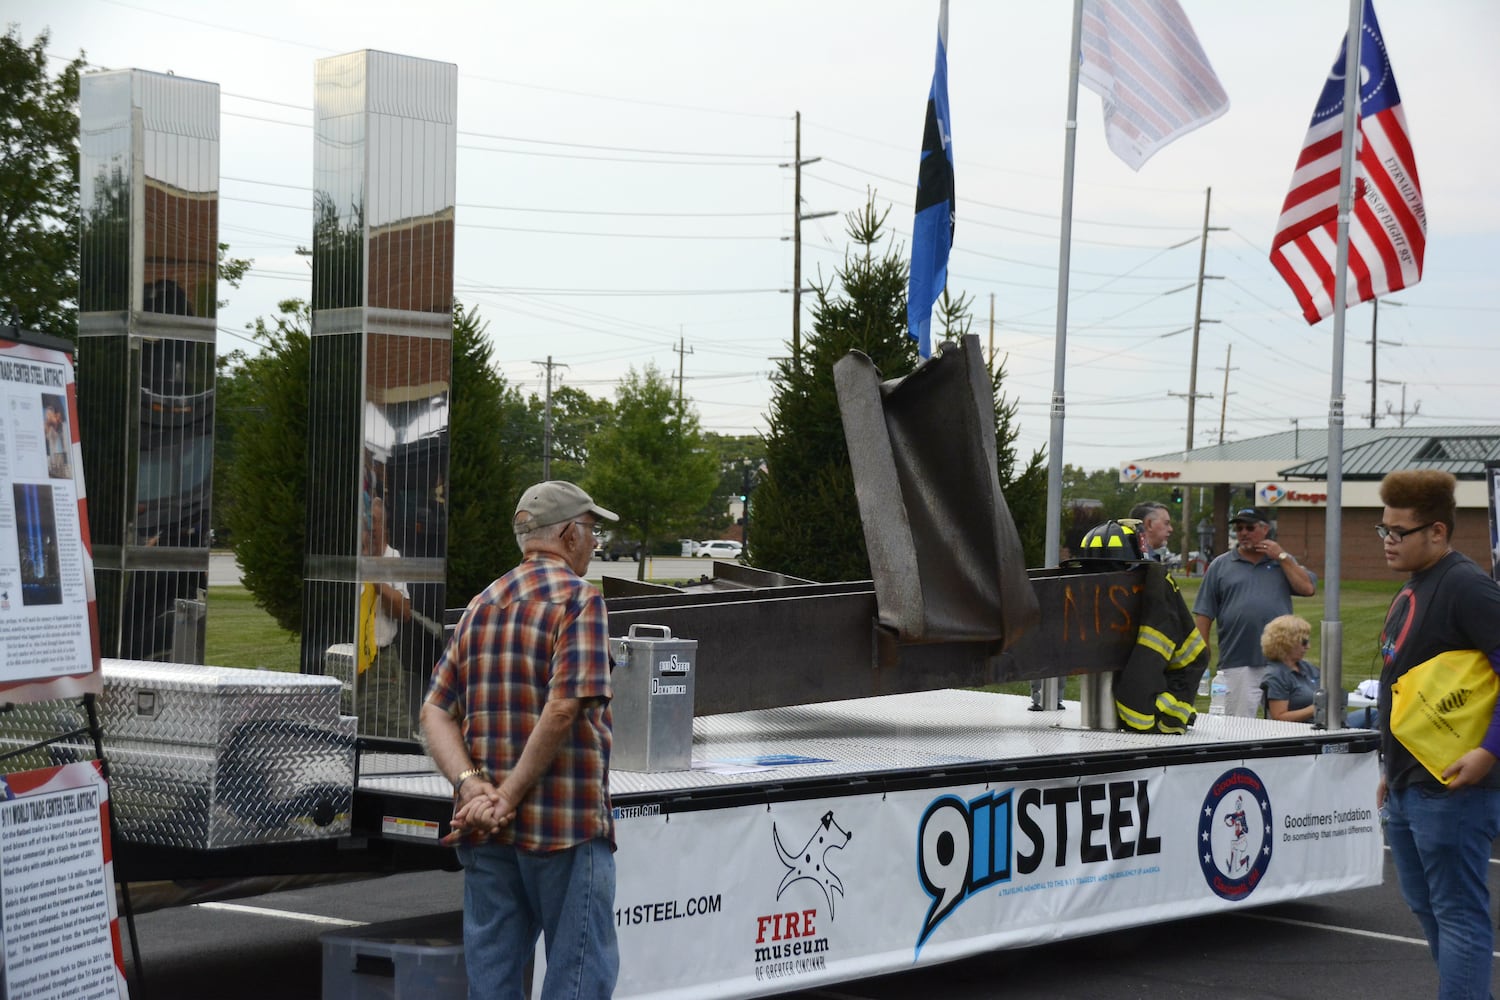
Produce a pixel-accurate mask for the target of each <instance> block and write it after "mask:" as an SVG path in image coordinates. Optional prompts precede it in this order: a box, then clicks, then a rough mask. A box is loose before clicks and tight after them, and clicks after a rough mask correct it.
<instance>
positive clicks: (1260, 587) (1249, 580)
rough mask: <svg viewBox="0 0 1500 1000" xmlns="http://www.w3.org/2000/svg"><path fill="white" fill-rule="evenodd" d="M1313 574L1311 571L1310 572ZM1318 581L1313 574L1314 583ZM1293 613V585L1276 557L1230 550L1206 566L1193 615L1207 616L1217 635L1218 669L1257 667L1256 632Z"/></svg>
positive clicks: (1259, 659)
mask: <svg viewBox="0 0 1500 1000" xmlns="http://www.w3.org/2000/svg"><path fill="white" fill-rule="evenodd" d="M1308 572H1309V575H1311V570H1309V571H1308ZM1317 582H1318V578H1317V577H1316V576H1313V584H1314V585H1316V584H1317ZM1291 613H1292V585H1291V584H1290V583H1288V582H1287V579H1286V574H1285V573H1283V572H1282V571H1281V563H1279V562H1278V561H1276V560H1275V559H1262V560H1261V561H1260V562H1258V563H1254V562H1251V561H1250V560H1248V559H1245V558H1242V557H1241V556H1240V552H1239V549H1238V548H1234V549H1230V550H1229V551H1228V552H1225V553H1224V554H1223V555H1221V556H1218V557H1217V558H1215V559H1214V561H1213V562H1211V563H1209V564H1208V572H1206V573H1204V574H1203V586H1202V587H1199V588H1198V597H1197V599H1196V600H1195V601H1193V614H1195V615H1203V616H1204V617H1205V618H1211V619H1213V621H1214V624H1215V626H1216V627H1217V629H1218V633H1219V666H1220V667H1260V666H1264V665H1265V662H1266V657H1265V654H1264V653H1262V652H1261V651H1260V633H1261V631H1262V630H1264V629H1265V627H1266V622H1268V621H1270V620H1271V619H1272V618H1275V617H1277V616H1278V615H1289V614H1291Z"/></svg>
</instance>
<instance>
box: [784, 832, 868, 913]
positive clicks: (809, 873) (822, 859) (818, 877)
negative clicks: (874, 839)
mask: <svg viewBox="0 0 1500 1000" xmlns="http://www.w3.org/2000/svg"><path fill="white" fill-rule="evenodd" d="M853 836H854V835H853V834H851V833H850V832H849V831H848V830H845V829H844V828H843V827H841V826H839V825H838V823H836V822H835V821H834V818H833V810H832V809H830V810H828V811H827V812H826V813H824V814H823V818H822V820H820V821H819V822H818V825H817V827H816V828H815V829H814V830H813V832H812V836H810V837H808V838H807V843H805V844H803V845H802V850H800V851H796V852H793V851H789V850H787V849H786V845H784V844H783V843H782V842H781V832H780V831H779V830H777V828H776V824H774V823H772V824H771V837H772V839H774V840H775V841H776V853H777V855H778V856H779V857H780V858H781V863H782V864H783V865H786V874H784V875H783V876H782V877H781V885H779V886H777V887H776V898H777V899H780V898H781V894H782V893H784V892H786V890H787V887H788V886H790V885H791V884H792V883H793V882H800V881H802V880H803V879H810V880H811V881H813V882H816V883H817V884H818V885H819V886H821V887H822V889H823V898H824V899H825V900H826V901H827V902H828V917H829V919H830V920H831V919H833V894H834V893H838V894H839V895H840V896H842V895H843V894H844V883H843V882H842V881H841V880H840V879H839V877H838V876H837V875H835V874H834V873H833V872H832V871H831V870H829V867H828V854H829V852H831V851H842V850H843V849H844V845H845V844H847V843H849V840H850V838H852V837H853Z"/></svg>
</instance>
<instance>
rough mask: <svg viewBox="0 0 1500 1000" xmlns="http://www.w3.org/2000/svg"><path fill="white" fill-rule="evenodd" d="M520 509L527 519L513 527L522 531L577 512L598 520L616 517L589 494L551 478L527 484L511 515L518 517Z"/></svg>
mask: <svg viewBox="0 0 1500 1000" xmlns="http://www.w3.org/2000/svg"><path fill="white" fill-rule="evenodd" d="M522 511H525V512H526V513H528V514H530V515H531V520H529V521H527V522H526V524H525V526H524V528H522V527H520V526H518V527H517V530H524V531H535V530H536V529H537V528H545V527H547V525H549V524H561V523H562V522H564V521H568V520H571V519H572V518H575V517H577V516H578V515H579V514H593V515H594V516H595V517H597V518H599V519H600V520H602V521H618V520H619V519H620V517H619V515H618V514H616V513H615V512H614V511H612V510H605V509H604V508H603V507H600V506H599V505H598V504H596V503H594V498H593V497H591V496H589V495H588V494H587V493H585V492H583V490H581V489H579V488H578V487H577V486H575V485H573V484H572V483H569V482H565V481H563V480H561V479H551V480H548V481H547V482H545V483H537V484H536V485H535V486H529V487H527V489H526V492H524V493H522V494H521V499H520V501H519V502H518V503H517V504H516V514H515V516H516V517H520V516H521V512H522Z"/></svg>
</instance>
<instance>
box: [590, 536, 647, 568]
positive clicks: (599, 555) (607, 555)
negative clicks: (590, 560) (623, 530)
mask: <svg viewBox="0 0 1500 1000" xmlns="http://www.w3.org/2000/svg"><path fill="white" fill-rule="evenodd" d="M621 557H624V558H627V559H634V560H635V561H636V562H640V561H641V543H640V542H638V541H637V540H635V539H634V538H614V537H611V536H609V535H605V536H603V537H601V538H599V539H598V540H597V541H596V542H594V558H595V559H607V560H609V561H610V562H619V561H620V559H621Z"/></svg>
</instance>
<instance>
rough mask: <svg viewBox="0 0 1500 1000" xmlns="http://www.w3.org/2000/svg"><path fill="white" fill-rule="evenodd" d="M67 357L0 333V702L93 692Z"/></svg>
mask: <svg viewBox="0 0 1500 1000" xmlns="http://www.w3.org/2000/svg"><path fill="white" fill-rule="evenodd" d="M78 440H79V434H78V400H77V392H76V389H75V385H74V381H73V363H72V359H71V358H70V357H69V356H68V355H67V354H66V353H65V352H63V351H61V350H54V349H50V348H46V347H40V346H37V345H34V344H25V343H17V342H16V341H12V340H5V339H0V702H32V701H46V700H50V699H57V698H72V697H78V696H80V695H84V694H90V693H93V694H98V693H99V692H100V691H101V690H102V689H103V684H102V680H101V677H100V673H99V642H98V638H97V636H98V607H97V604H96V603H95V597H94V571H93V559H92V556H91V550H90V546H89V537H88V508H87V498H86V494H85V491H84V487H83V464H82V462H81V461H80V454H81V453H80V450H79V446H78Z"/></svg>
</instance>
